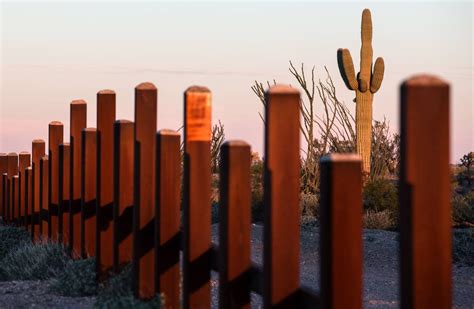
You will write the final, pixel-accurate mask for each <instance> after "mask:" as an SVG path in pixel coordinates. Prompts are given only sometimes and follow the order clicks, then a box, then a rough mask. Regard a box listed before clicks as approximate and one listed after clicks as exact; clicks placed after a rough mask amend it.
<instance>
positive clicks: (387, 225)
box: [363, 210, 395, 230]
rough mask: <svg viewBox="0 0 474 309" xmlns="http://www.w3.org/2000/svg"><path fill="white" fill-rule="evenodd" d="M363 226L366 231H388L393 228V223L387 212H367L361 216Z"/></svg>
mask: <svg viewBox="0 0 474 309" xmlns="http://www.w3.org/2000/svg"><path fill="white" fill-rule="evenodd" d="M363 225H364V228H366V229H377V230H390V229H393V228H394V227H395V222H394V221H393V218H392V215H391V213H390V211H389V210H384V211H379V212H375V211H373V210H367V211H366V212H365V213H364V216H363Z"/></svg>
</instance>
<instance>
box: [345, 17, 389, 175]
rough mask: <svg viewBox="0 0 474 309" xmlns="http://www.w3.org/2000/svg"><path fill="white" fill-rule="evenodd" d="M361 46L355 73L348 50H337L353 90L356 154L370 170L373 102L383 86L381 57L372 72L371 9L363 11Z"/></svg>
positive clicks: (347, 81)
mask: <svg viewBox="0 0 474 309" xmlns="http://www.w3.org/2000/svg"><path fill="white" fill-rule="evenodd" d="M361 41H362V46H361V48H360V72H359V73H358V74H357V78H356V75H355V70H354V64H353V62H352V57H351V53H350V52H349V50H348V49H346V48H340V49H338V50H337V62H338V65H339V71H340V72H341V76H342V79H343V80H344V83H345V84H346V86H347V88H349V89H350V90H355V92H356V98H355V102H356V138H357V145H356V150H357V153H358V154H360V155H361V156H362V168H363V171H364V172H365V173H370V152H371V144H372V101H373V99H374V93H376V92H377V91H378V90H379V88H380V86H381V85H382V79H383V74H384V70H385V65H384V61H383V59H382V58H381V57H379V58H377V60H375V65H374V70H373V71H372V54H373V51H372V17H371V15H370V10H369V9H365V10H364V11H363V12H362V25H361Z"/></svg>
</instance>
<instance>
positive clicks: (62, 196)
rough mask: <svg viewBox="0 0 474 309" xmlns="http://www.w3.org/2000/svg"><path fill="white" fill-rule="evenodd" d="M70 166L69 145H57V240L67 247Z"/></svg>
mask: <svg viewBox="0 0 474 309" xmlns="http://www.w3.org/2000/svg"><path fill="white" fill-rule="evenodd" d="M70 166H71V146H70V145H69V143H63V144H60V145H59V207H58V211H59V212H58V217H59V241H60V242H62V243H64V245H65V246H67V247H69V232H70V230H69V224H70V218H69V216H70V214H69V189H70V186H69V181H70V180H69V176H70V171H69V168H70Z"/></svg>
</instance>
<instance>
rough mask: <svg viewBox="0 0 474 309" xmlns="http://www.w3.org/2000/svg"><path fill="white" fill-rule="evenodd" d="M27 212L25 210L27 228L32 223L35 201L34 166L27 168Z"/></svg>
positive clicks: (25, 198) (25, 194) (25, 199)
mask: <svg viewBox="0 0 474 309" xmlns="http://www.w3.org/2000/svg"><path fill="white" fill-rule="evenodd" d="M24 196H25V197H24V201H25V205H24V207H25V210H24V211H25V212H24V222H25V227H26V229H28V228H29V226H30V225H31V203H32V201H33V168H32V167H31V166H28V167H27V168H26V169H25V193H24Z"/></svg>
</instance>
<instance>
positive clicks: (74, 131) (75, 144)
mask: <svg viewBox="0 0 474 309" xmlns="http://www.w3.org/2000/svg"><path fill="white" fill-rule="evenodd" d="M69 125H70V137H69V142H70V147H71V150H70V152H71V153H70V156H71V157H70V161H71V162H70V164H71V167H70V169H69V172H70V176H69V179H70V184H69V185H70V189H69V190H70V195H69V197H70V199H69V202H70V204H69V245H70V247H71V250H72V256H73V257H79V256H80V254H81V226H82V223H81V220H82V212H81V181H82V180H81V179H82V170H81V158H82V157H81V156H82V150H81V149H82V130H83V129H84V128H85V127H86V126H87V104H86V102H85V101H84V100H74V101H72V102H71V104H70V123H69Z"/></svg>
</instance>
